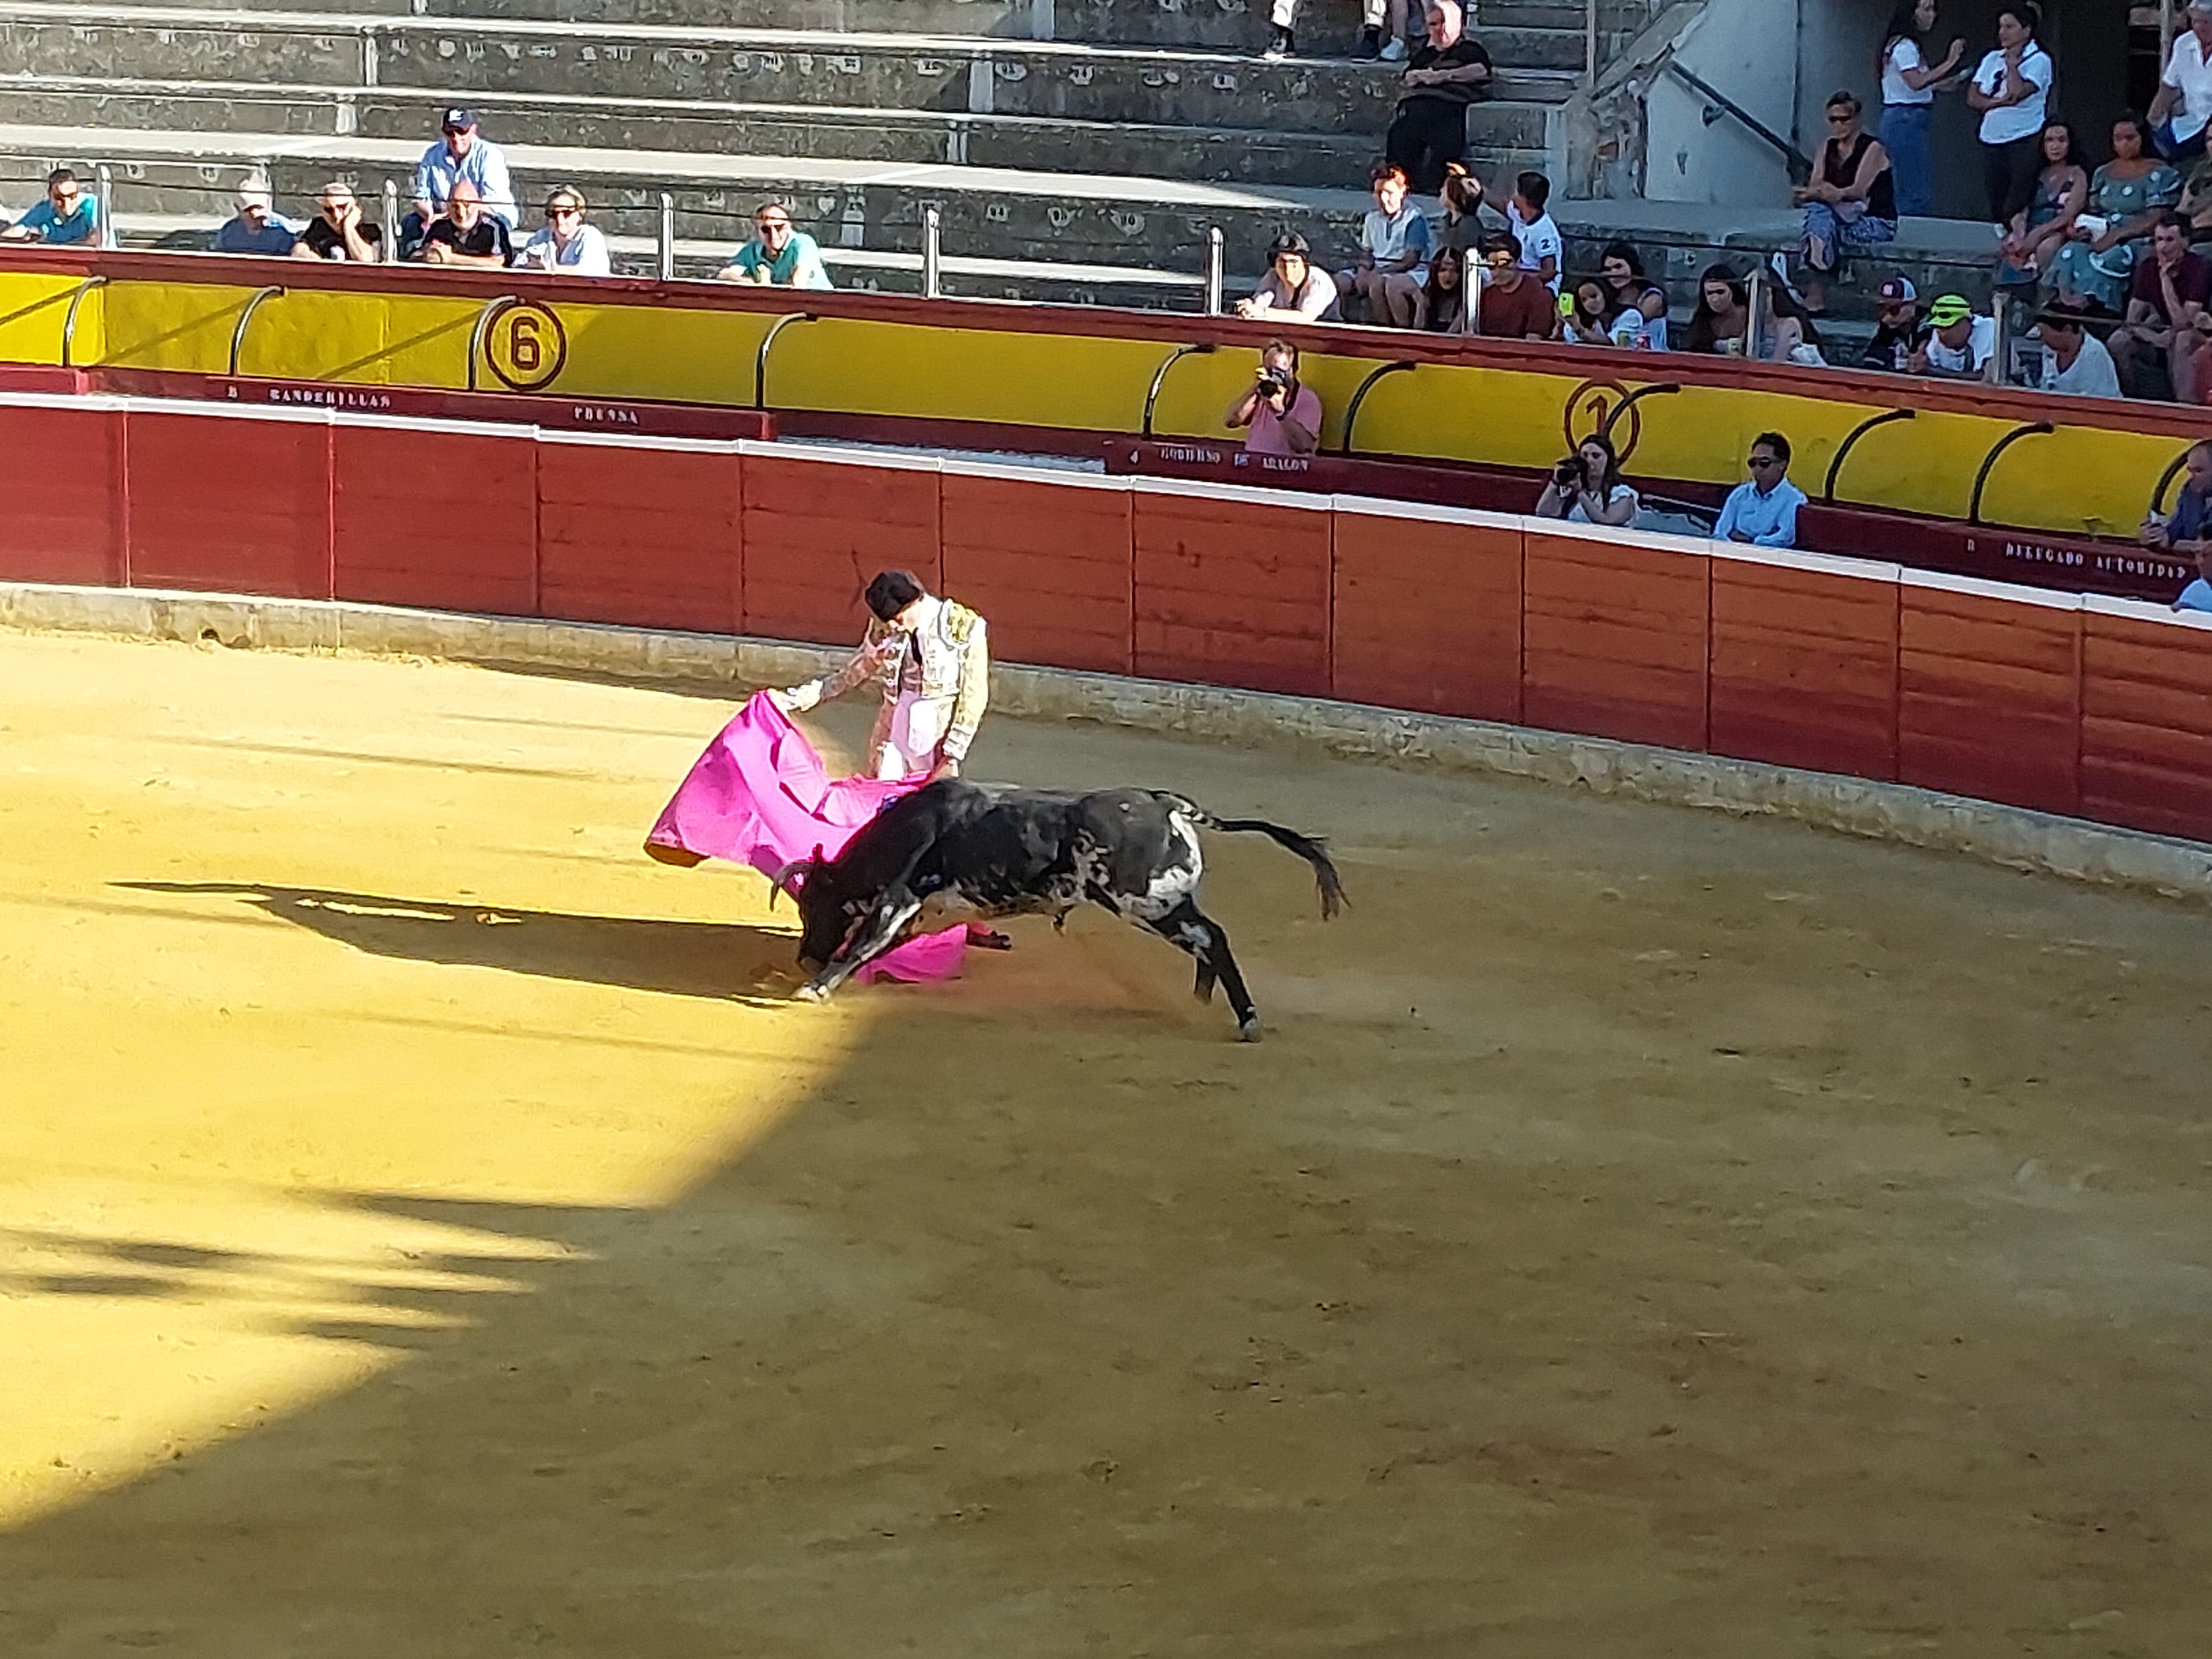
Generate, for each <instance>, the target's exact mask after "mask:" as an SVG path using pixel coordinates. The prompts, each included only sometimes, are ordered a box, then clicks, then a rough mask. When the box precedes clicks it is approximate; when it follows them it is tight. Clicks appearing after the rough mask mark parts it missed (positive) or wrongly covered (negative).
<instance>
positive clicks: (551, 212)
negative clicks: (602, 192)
mask: <svg viewBox="0 0 2212 1659" xmlns="http://www.w3.org/2000/svg"><path fill="white" fill-rule="evenodd" d="M583 211H584V210H583V209H581V208H580V207H551V208H547V209H546V210H545V216H546V217H547V218H549V219H574V218H579V217H580V216H582V214H583Z"/></svg>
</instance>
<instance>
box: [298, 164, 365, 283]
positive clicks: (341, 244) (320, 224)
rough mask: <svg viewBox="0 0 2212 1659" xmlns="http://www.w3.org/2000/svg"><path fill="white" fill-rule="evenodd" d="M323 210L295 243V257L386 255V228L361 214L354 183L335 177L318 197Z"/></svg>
mask: <svg viewBox="0 0 2212 1659" xmlns="http://www.w3.org/2000/svg"><path fill="white" fill-rule="evenodd" d="M315 199H316V204H317V205H318V206H319V207H320V209H321V211H320V212H319V213H318V214H316V215H315V216H314V217H313V218H312V219H310V220H308V221H307V228H305V229H303V230H301V233H300V240H298V241H296V242H295V243H293V244H292V257H293V258H295V259H350V260H352V261H353V262H354V263H356V264H375V263H376V262H377V261H378V260H379V259H381V258H383V257H384V232H383V231H382V230H381V229H380V228H378V227H376V226H375V225H373V224H371V223H369V222H368V221H367V220H366V219H363V218H362V216H361V204H360V203H359V202H357V201H356V200H355V199H354V194H353V186H352V185H349V184H347V183H346V182H344V180H343V179H332V180H331V182H330V183H329V184H327V185H324V186H323V189H322V193H321V194H320V195H319V196H318V197H316V198H315Z"/></svg>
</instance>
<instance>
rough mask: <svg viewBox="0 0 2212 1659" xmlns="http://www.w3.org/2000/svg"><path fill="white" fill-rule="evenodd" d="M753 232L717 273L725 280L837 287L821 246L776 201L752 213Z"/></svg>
mask: <svg viewBox="0 0 2212 1659" xmlns="http://www.w3.org/2000/svg"><path fill="white" fill-rule="evenodd" d="M753 231H754V235H753V239H752V240H751V241H750V242H747V243H746V244H745V245H744V246H743V247H741V248H739V249H738V251H737V252H736V253H735V254H733V255H732V256H731V258H730V263H729V264H726V265H724V266H723V267H722V268H721V270H718V271H716V272H715V273H714V275H715V276H717V277H719V278H720V280H722V281H723V282H726V283H764V284H767V285H769V286H770V287H774V288H834V287H835V286H836V284H835V283H832V282H831V281H830V280H829V272H828V271H827V270H823V267H822V249H821V247H820V246H819V245H818V244H817V242H816V241H815V240H814V239H813V238H812V237H811V236H809V235H808V234H806V233H805V231H803V230H793V228H791V215H790V214H788V213H787V212H786V211H784V209H783V206H782V204H781V203H777V202H763V203H762V204H760V206H759V207H758V208H757V210H755V211H754V213H753Z"/></svg>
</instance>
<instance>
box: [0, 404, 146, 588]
mask: <svg viewBox="0 0 2212 1659" xmlns="http://www.w3.org/2000/svg"><path fill="white" fill-rule="evenodd" d="M0 455H5V456H6V457H7V458H8V474H7V477H8V483H7V487H6V488H5V489H0V550H4V554H0V556H4V557H5V559H6V561H7V574H8V575H9V577H11V578H12V579H13V580H16V581H26V582H76V583H83V584H87V585H89V586H100V585H103V584H120V583H121V582H122V581H123V580H124V567H123V502H124V500H125V495H124V491H123V416H121V415H120V414H118V413H117V412H116V411H115V410H112V409H67V408H62V409H55V408H37V407H33V408H27V409H25V408H0Z"/></svg>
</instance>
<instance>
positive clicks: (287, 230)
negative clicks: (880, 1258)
mask: <svg viewBox="0 0 2212 1659" xmlns="http://www.w3.org/2000/svg"><path fill="white" fill-rule="evenodd" d="M236 200H237V203H238V216H237V217H235V218H234V219H230V220H228V221H226V222H224V224H223V226H222V228H221V229H220V230H218V231H216V234H215V251H216V252H217V253H266V254H272V255H274V256H275V257H276V258H283V257H284V256H285V255H287V254H289V253H290V252H291V251H292V242H293V240H294V239H293V236H292V229H291V227H290V226H289V225H287V224H286V223H285V222H283V220H282V219H279V218H278V217H277V216H276V211H275V209H276V204H275V202H274V200H273V199H272V198H271V197H270V194H269V181H268V180H267V179H264V178H263V177H262V176H261V175H260V174H259V173H247V174H246V177H244V178H243V179H240V180H239V181H238V196H237V197H236Z"/></svg>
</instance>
